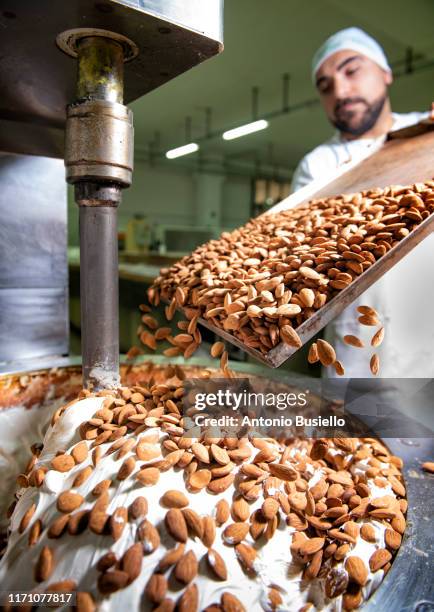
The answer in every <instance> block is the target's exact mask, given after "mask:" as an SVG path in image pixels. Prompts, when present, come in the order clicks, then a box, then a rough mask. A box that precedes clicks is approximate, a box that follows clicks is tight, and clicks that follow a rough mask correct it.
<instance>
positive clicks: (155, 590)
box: [145, 574, 167, 604]
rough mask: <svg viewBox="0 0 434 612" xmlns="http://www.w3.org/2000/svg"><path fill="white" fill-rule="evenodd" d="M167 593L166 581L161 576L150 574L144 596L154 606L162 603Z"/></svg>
mask: <svg viewBox="0 0 434 612" xmlns="http://www.w3.org/2000/svg"><path fill="white" fill-rule="evenodd" d="M166 593H167V579H166V578H165V576H163V575H162V574H152V576H151V577H150V578H149V580H148V583H147V585H146V587H145V595H146V597H147V598H148V599H149V601H151V602H152V603H154V604H158V603H160V602H162V601H163V599H164V598H165V596H166Z"/></svg>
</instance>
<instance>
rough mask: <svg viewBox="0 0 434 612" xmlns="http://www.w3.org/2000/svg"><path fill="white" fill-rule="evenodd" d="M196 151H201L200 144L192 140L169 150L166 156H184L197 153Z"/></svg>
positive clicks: (173, 157)
mask: <svg viewBox="0 0 434 612" xmlns="http://www.w3.org/2000/svg"><path fill="white" fill-rule="evenodd" d="M196 151H199V145H198V144H196V143H195V142H190V144H186V145H184V146H183V147H178V148H176V149H171V150H170V151H167V153H166V157H167V159H175V158H176V157H182V156H183V155H188V154H189V153H196Z"/></svg>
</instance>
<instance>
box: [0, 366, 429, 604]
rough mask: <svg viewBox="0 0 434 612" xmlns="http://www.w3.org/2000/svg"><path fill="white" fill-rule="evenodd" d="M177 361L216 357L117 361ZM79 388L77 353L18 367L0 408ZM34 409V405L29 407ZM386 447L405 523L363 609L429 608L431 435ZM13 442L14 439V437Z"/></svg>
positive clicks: (283, 377) (132, 375)
mask: <svg viewBox="0 0 434 612" xmlns="http://www.w3.org/2000/svg"><path fill="white" fill-rule="evenodd" d="M169 364H171V365H175V364H178V365H180V366H182V367H184V368H185V369H186V370H187V372H188V374H189V375H190V376H191V375H194V374H195V373H198V372H199V371H200V370H202V369H204V368H208V369H215V370H217V369H218V367H219V365H218V361H213V360H205V359H202V358H192V359H190V360H189V362H188V364H186V363H185V361H184V360H183V359H182V357H179V358H175V359H167V358H165V357H161V356H155V357H148V356H147V357H146V358H142V359H139V360H138V361H137V363H136V364H135V365H129V364H126V363H125V362H124V363H123V364H122V365H121V376H122V379H123V381H124V382H128V383H130V384H134V382H137V380H139V379H140V375H141V373H142V376H143V373H144V372H146V371H149V369H150V368H152V369H153V373H154V374H155V376H156V377H157V378H158V372H159V371H160V372H161V373H163V368H164V366H167V365H169ZM230 367H231V368H232V369H233V370H235V371H236V372H239V373H244V374H246V376H257V377H259V378H260V377H263V376H264V371H263V368H262V367H260V366H257V365H254V364H245V363H231V364H230ZM266 376H267V378H270V377H271V378H273V379H275V380H276V381H281V382H288V379H287V373H286V374H283V373H281V372H277V371H271V372H270V371H267V374H266ZM80 388H81V366H80V359H79V358H75V359H69V360H67V361H66V360H57V361H56V360H53V361H52V363H50V365H49V367H45V368H43V369H40V370H36V369H35V370H20V371H15V372H9V373H4V374H1V375H0V416H1V409H4V410H7V407H8V406H9V407H11V406H13V405H17V404H22V405H25V406H27V407H30V406H31V405H32V404H36V403H40V402H41V400H43V398H44V397H45V396H46V394H47V393H48V392H49V391H50V395H51V397H60V396H64V397H65V398H68V397H71V396H74V395H75V394H76V393H77V391H78V390H79V389H80ZM35 409H36V410H37V408H35ZM385 442H386V444H387V446H388V447H389V449H390V451H391V452H392V453H393V454H395V455H398V456H399V457H401V458H402V459H403V461H404V468H403V474H404V479H405V484H406V488H407V499H408V513H407V529H406V531H405V534H404V537H403V541H402V546H401V548H400V550H399V551H398V554H397V555H396V557H395V559H394V561H393V564H392V567H391V569H390V571H389V573H388V574H387V576H386V577H385V579H384V580H383V582H382V583H381V585H380V586H379V588H378V589H377V590H376V591H375V593H374V594H373V595H372V597H370V598H369V600H368V601H367V602H366V603H365V605H364V606H363V610H365V611H366V612H386V611H389V610H390V611H392V610H393V611H394V612H397V611H400V612H429V611H431V610H433V609H434V590H433V581H432V568H433V566H434V550H433V542H434V540H433V536H432V531H433V529H432V509H433V507H434V489H433V482H434V476H433V475H431V474H427V473H425V472H423V471H422V469H421V464H422V463H423V462H424V461H429V460H431V461H432V459H433V457H434V442H433V440H432V439H409V438H406V439H398V438H391V439H388V440H385ZM17 443H19V442H18V441H17Z"/></svg>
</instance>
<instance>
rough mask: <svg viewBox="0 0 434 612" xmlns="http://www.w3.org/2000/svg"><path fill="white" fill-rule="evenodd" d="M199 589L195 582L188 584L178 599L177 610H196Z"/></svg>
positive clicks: (180, 611) (188, 611)
mask: <svg viewBox="0 0 434 612" xmlns="http://www.w3.org/2000/svg"><path fill="white" fill-rule="evenodd" d="M198 606H199V591H198V588H197V586H196V584H190V585H189V586H188V587H187V588H186V589H185V591H184V593H183V594H182V595H181V597H180V598H179V599H178V612H197V610H198Z"/></svg>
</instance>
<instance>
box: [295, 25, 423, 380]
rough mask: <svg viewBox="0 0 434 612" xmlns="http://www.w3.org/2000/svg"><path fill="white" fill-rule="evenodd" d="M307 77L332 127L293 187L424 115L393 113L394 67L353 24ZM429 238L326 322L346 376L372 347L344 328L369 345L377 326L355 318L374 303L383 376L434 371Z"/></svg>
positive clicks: (358, 373)
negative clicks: (349, 338)
mask: <svg viewBox="0 0 434 612" xmlns="http://www.w3.org/2000/svg"><path fill="white" fill-rule="evenodd" d="M312 77H313V80H314V83H315V85H316V88H317V90H318V93H319V96H320V99H321V104H322V106H323V108H324V111H325V113H326V115H327V117H328V119H329V121H330V122H331V123H332V124H333V125H334V126H335V127H336V128H337V132H336V134H335V135H334V136H333V137H332V138H331V139H330V140H328V141H327V142H325V143H324V144H322V145H320V146H319V147H317V148H316V149H314V150H313V151H312V152H311V153H309V154H308V155H306V156H305V157H304V158H303V159H302V161H301V162H300V164H299V166H298V168H297V169H296V171H295V174H294V178H293V190H294V191H296V190H298V189H300V188H301V187H304V186H305V185H307V184H309V183H310V182H312V181H314V180H319V181H322V183H324V179H327V181H326V182H329V180H330V181H331V180H332V179H333V178H334V176H335V174H336V173H338V172H340V171H341V170H342V168H343V167H344V166H345V164H346V163H348V162H357V161H361V160H362V159H364V158H366V157H367V156H369V155H370V154H372V153H374V152H375V151H376V150H377V149H378V148H379V147H380V146H381V145H382V144H383V142H384V140H385V138H386V134H387V133H388V132H390V131H392V130H397V129H401V128H403V127H407V126H409V125H412V124H414V123H417V122H418V121H419V120H420V119H422V118H425V117H426V116H427V115H428V113H407V114H396V113H392V110H391V105H390V100H389V96H388V87H389V86H390V84H391V83H392V71H391V68H390V66H389V64H388V61H387V58H386V56H385V54H384V51H383V49H382V48H381V47H380V45H379V44H378V43H377V42H376V41H375V40H374V39H373V38H371V37H370V36H369V35H368V34H366V33H365V32H363V31H362V30H360V29H358V28H347V29H345V30H341V31H340V32H337V33H336V34H334V35H333V36H331V37H330V38H329V39H328V40H326V42H325V43H324V44H323V45H322V46H321V47H320V49H319V50H318V51H317V52H316V53H315V55H314V57H313V61H312ZM375 186H376V185H373V187H375ZM432 238H433V237H429V238H427V239H426V240H425V241H424V242H423V243H422V244H421V245H419V246H418V247H417V248H416V249H415V250H414V251H413V252H412V253H410V254H409V255H408V256H407V257H405V258H404V260H403V261H402V262H401V263H400V264H398V265H397V266H396V267H395V268H394V269H392V270H391V271H390V272H388V273H387V274H386V275H385V276H384V277H383V278H382V279H381V280H380V281H378V282H377V283H375V284H374V285H373V286H372V287H370V289H369V290H368V291H366V292H365V293H364V294H363V295H362V296H361V298H359V300H358V301H357V303H356V304H353V305H351V306H350V307H348V308H347V309H346V310H345V311H344V312H343V313H342V314H341V315H340V316H338V317H337V318H336V319H334V321H333V322H332V323H331V324H330V325H328V326H327V328H326V330H325V337H326V339H327V340H328V341H329V342H331V343H332V344H333V346H335V348H336V352H337V356H338V359H340V360H341V361H342V362H343V363H344V366H345V375H346V376H348V377H357V378H363V377H369V376H370V375H371V374H370V370H369V359H370V355H371V354H372V353H373V352H374V349H371V350H361V349H355V348H353V347H349V346H347V345H346V344H345V343H344V341H343V336H344V335H345V334H355V335H358V336H362V337H363V338H364V340H365V344H366V345H367V346H369V347H370V337H371V336H372V335H373V332H374V331H375V329H374V328H372V327H369V328H363V326H361V325H360V324H359V323H358V321H357V316H358V313H357V311H356V306H357V305H358V304H367V305H369V306H372V307H374V308H376V309H377V310H378V312H379V314H380V317H381V319H382V323H383V324H384V325H385V329H386V336H385V341H384V342H383V344H382V346H381V347H380V348H379V349H376V351H377V353H379V354H380V362H381V364H382V365H381V368H380V372H381V374H380V375H382V376H386V377H421V376H429V377H431V376H433V375H434V371H433V370H434V365H433V363H434V357H433V348H432V347H433V346H434V325H433V324H432V316H431V314H430V306H429V304H430V303H433V301H432V300H434V289H433V286H434V282H433V274H432V268H430V264H429V263H427V262H429V261H432V249H433V240H432ZM415 270H417V271H418V274H417V275H416V274H415V272H414V271H415ZM423 292H425V294H426V293H427V292H428V293H430V296H428V295H425V297H423V298H421V299H418V300H417V313H418V316H417V318H416V319H413V322H412V324H409V321H411V315H410V313H411V311H413V312H414V310H415V296H416V295H417V294H419V295H420V294H422V295H424V293H423ZM421 355H423V360H422V361H421V359H420V357H421ZM332 370H333V369H332V368H327V372H326V375H331V376H333V375H334V371H332Z"/></svg>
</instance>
